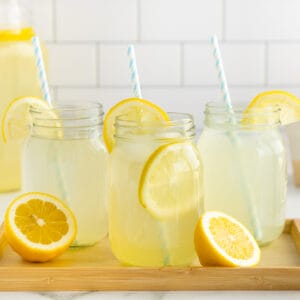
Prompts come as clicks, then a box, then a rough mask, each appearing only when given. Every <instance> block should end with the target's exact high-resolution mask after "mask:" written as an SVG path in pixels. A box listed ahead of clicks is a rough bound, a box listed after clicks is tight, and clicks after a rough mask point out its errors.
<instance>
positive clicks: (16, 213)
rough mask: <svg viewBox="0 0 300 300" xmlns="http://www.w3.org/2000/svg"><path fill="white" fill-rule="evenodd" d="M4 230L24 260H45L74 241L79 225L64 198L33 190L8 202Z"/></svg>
mask: <svg viewBox="0 0 300 300" xmlns="http://www.w3.org/2000/svg"><path fill="white" fill-rule="evenodd" d="M4 231H5V237H6V239H7V241H8V243H9V245H10V246H11V247H12V248H13V249H14V250H15V251H16V252H17V253H18V254H19V255H20V256H21V257H22V258H23V259H24V260H27V261H31V262H44V261H48V260H51V259H53V258H55V257H57V256H58V255H60V254H61V253H63V252H64V251H65V250H66V249H67V248H68V247H69V246H70V245H71V243H72V242H73V240H74V239H75V236H76V232H77V225H76V220H75V217H74V215H73V213H72V211H71V210H70V209H69V208H68V207H67V206H66V205H65V204H64V203H63V202H62V201H61V200H59V199H58V198H56V197H54V196H52V195H49V194H44V193H39V192H31V193H26V194H23V195H21V196H19V197H17V198H16V199H15V200H13V201H12V203H11V204H10V205H9V207H8V208H7V211H6V213H5V219H4Z"/></svg>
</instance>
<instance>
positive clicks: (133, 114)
mask: <svg viewBox="0 0 300 300" xmlns="http://www.w3.org/2000/svg"><path fill="white" fill-rule="evenodd" d="M120 115H124V116H125V117H126V120H128V121H137V122H140V123H142V122H149V121H150V122H151V121H159V120H169V117H168V114H167V113H166V112H165V111H164V110H163V109H161V108H160V107H159V106H157V105H156V104H154V103H152V102H150V101H148V100H145V99H140V98H128V99H125V100H122V101H120V102H118V103H117V104H116V105H114V106H113V107H112V108H111V109H110V110H109V111H108V112H107V114H106V116H105V118H104V122H103V139H104V142H105V144H106V147H107V149H108V151H109V152H111V151H112V149H113V147H114V144H115V140H114V133H115V127H114V123H115V119H116V117H118V116H120Z"/></svg>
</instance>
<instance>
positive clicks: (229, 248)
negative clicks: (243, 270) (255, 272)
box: [194, 211, 260, 267]
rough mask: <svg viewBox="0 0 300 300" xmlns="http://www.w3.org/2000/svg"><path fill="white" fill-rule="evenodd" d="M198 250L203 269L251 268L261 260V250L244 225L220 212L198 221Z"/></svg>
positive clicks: (207, 215) (204, 216) (195, 237)
mask: <svg viewBox="0 0 300 300" xmlns="http://www.w3.org/2000/svg"><path fill="white" fill-rule="evenodd" d="M194 241H195V248H196V251H197V254H198V257H199V260H200V263H201V264H202V265H203V266H227V267H250V266H254V265H256V264H257V263H258V262H259V260H260V249H259V247H258V245H257V243H256V241H255V239H254V237H253V236H252V235H251V233H250V232H249V231H248V229H246V227H245V226H244V225H242V224H241V223H240V222H238V221H237V220H236V219H234V218H232V217H230V216H228V215H226V214H224V213H222V212H217V211H208V212H205V213H204V214H203V215H202V216H201V217H200V219H199V221H198V223H197V226H196V229H195V234H194Z"/></svg>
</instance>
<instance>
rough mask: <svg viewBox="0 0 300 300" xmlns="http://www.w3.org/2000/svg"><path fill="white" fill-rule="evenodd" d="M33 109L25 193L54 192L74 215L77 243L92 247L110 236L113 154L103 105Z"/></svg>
mask: <svg viewBox="0 0 300 300" xmlns="http://www.w3.org/2000/svg"><path fill="white" fill-rule="evenodd" d="M53 114H54V115H55V114H57V118H56V119H53V120H51V119H48V118H49V113H46V114H45V113H43V111H37V110H34V109H32V110H31V115H32V117H33V127H32V133H31V136H30V137H28V139H27V141H26V143H25V145H24V150H23V159H22V161H23V165H22V178H23V189H24V191H36V192H45V193H50V194H52V195H54V196H56V197H58V198H60V199H62V200H63V201H64V202H65V203H66V204H67V205H68V206H69V207H70V208H71V210H72V211H73V212H74V214H75V217H76V220H77V224H78V231H77V237H76V240H75V242H74V243H73V245H79V246H81V245H92V244H95V243H96V242H97V241H99V240H100V239H102V238H103V237H105V236H106V234H107V226H108V225H107V194H108V190H107V188H108V186H107V185H108V182H107V179H108V154H107V152H106V150H105V146H104V145H103V143H102V141H101V125H102V115H103V113H102V109H101V106H100V105H98V104H88V103H87V104H84V105H71V106H69V105H68V106H59V107H55V108H54V109H53V113H52V117H53Z"/></svg>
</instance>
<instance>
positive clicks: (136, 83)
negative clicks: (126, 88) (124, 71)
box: [127, 45, 142, 98]
mask: <svg viewBox="0 0 300 300" xmlns="http://www.w3.org/2000/svg"><path fill="white" fill-rule="evenodd" d="M127 54H128V56H129V70H130V80H131V83H132V86H133V95H134V96H135V97H137V98H142V91H141V85H140V79H139V73H138V70H137V65H136V58H135V51H134V46H133V45H129V46H128V50H127Z"/></svg>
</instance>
